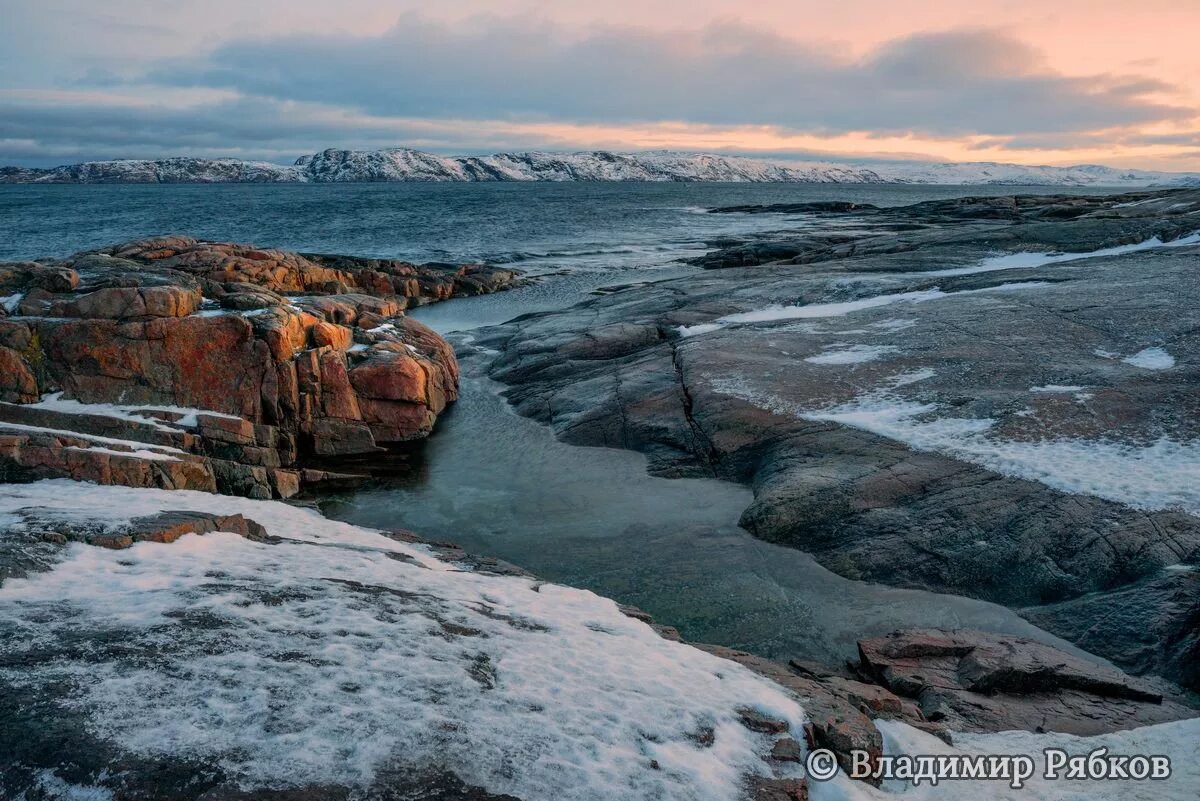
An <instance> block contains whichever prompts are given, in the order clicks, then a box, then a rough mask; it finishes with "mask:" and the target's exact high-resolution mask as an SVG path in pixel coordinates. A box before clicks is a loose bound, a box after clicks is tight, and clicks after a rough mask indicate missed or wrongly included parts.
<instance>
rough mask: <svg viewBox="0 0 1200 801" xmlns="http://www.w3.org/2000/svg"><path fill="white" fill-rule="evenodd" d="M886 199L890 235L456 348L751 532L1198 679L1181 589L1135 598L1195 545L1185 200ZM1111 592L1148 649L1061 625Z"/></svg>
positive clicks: (660, 289)
mask: <svg viewBox="0 0 1200 801" xmlns="http://www.w3.org/2000/svg"><path fill="white" fill-rule="evenodd" d="M820 213H821V214H823V215H835V216H837V215H842V218H843V222H844V227H847V228H850V227H855V226H861V227H866V226H869V225H870V224H871V223H872V221H873V220H874V218H875V217H876V216H885V212H883V211H875V210H867V211H866V212H865V216H856V215H862V214H863V212H861V211H860V210H852V211H849V212H836V211H821V212H820ZM886 217H887V218H888V222H889V224H890V225H893V226H895V225H900V224H902V223H904V224H909V225H911V226H912V230H908V231H895V230H892V231H888V232H886V233H879V232H874V233H871V234H869V235H865V236H862V237H858V238H856V239H855V241H854V242H851V243H847V244H845V246H838V247H832V248H831V247H825V246H822V247H820V248H817V249H815V250H811V251H805V253H804V254H799V255H797V256H792V257H788V260H787V261H782V262H781V261H774V262H771V263H767V264H757V266H753V267H750V268H745V269H736V268H731V269H725V270H719V271H714V272H712V273H706V274H703V275H701V276H697V277H688V278H682V279H674V280H669V281H662V282H658V283H654V284H649V285H642V286H637V287H630V288H628V289H624V290H622V291H618V292H614V293H612V294H609V295H605V296H602V297H598V298H596V299H595V300H591V301H588V302H585V303H582V304H580V305H578V306H576V307H574V308H572V309H568V310H565V311H562V312H556V313H547V314H538V315H529V316H526V317H523V318H518V319H517V320H514V321H513V322H511V323H509V324H506V325H504V326H498V327H496V328H494V329H490V330H488V331H486V332H484V333H483V335H482V336H480V337H479V338H478V341H479V343H480V344H481V345H483V346H485V347H488V348H492V349H495V350H498V351H500V355H499V356H498V357H497V358H496V359H495V361H494V363H493V366H492V368H491V374H492V376H493V377H494V378H496V379H498V380H500V381H502V382H504V383H506V384H508V385H509V387H510V388H509V390H508V392H507V394H508V397H509V399H510V400H511V402H512V403H513V404H514V406H515V407H516V409H517V410H518V411H519V412H520V413H522V414H524V415H527V416H530V417H534V418H536V419H538V420H541V421H543V422H545V423H547V424H550V425H551V426H553V428H554V429H555V431H556V432H557V433H558V435H559V436H560V437H561V438H563V439H564V440H566V441H568V442H571V443H575V444H582V445H600V446H608V447H622V448H630V449H635V450H639V451H643V452H645V453H646V454H648V455H649V457H650V459H651V467H652V470H653V471H654V472H656V473H658V474H662V475H677V476H688V475H709V476H718V477H721V478H725V479H729V480H734V481H740V482H744V483H747V484H749V485H750V486H752V487H753V489H754V491H755V501H754V503H753V504H752V505H751V506H750V507H749V508H748V509H747V510H746V512H745V515H744V517H743V525H744V526H745V527H746V528H748V529H749V530H750V531H751V532H752V533H754V534H755V535H757V536H759V537H761V538H763V539H766V540H770V541H773V542H779V543H783V544H788V545H792V546H794V547H797V548H800V549H802V550H805V551H808V552H811V553H812V554H813V555H814V556H815V557H816V558H817V559H818V560H819V561H820V562H821V563H822V564H824V565H825V566H826V567H828V568H830V569H832V570H834V571H835V572H838V573H840V574H841V575H843V576H847V577H849V578H856V579H864V580H869V581H876V582H883V583H888V584H892V585H898V586H906V587H916V588H922V589H929V590H934V591H939V592H952V593H957V594H962V595H968V596H972V597H976V598H982V599H985V600H989V601H995V602H998V603H1003V604H1006V605H1008V606H1012V607H1015V608H1019V609H1020V610H1021V611H1022V614H1024V615H1026V616H1027V617H1029V618H1030V619H1031V620H1034V621H1036V622H1038V624H1039V625H1042V626H1044V627H1045V628H1047V629H1048V630H1050V631H1051V632H1054V633H1056V634H1060V635H1061V636H1064V637H1067V638H1069V639H1071V640H1073V641H1075V642H1078V643H1080V644H1082V645H1084V647H1087V648H1089V649H1090V650H1093V651H1094V652H1096V653H1098V654H1099V655H1101V656H1104V657H1108V658H1111V659H1113V660H1115V661H1117V662H1118V664H1120V665H1122V666H1123V667H1126V668H1128V669H1130V670H1134V671H1137V672H1161V673H1162V674H1163V675H1165V676H1166V677H1167V678H1170V679H1172V680H1174V681H1181V682H1184V683H1186V684H1187V685H1188V686H1190V687H1192V688H1193V689H1194V688H1195V687H1196V685H1195V683H1194V682H1195V676H1194V671H1189V670H1188V669H1187V668H1186V667H1183V665H1185V664H1187V663H1188V662H1189V661H1190V660H1189V658H1188V656H1187V655H1188V654H1190V653H1193V652H1194V640H1193V638H1190V637H1188V636H1187V635H1185V634H1183V633H1182V632H1184V631H1185V630H1186V629H1187V626H1188V625H1189V624H1188V621H1192V620H1194V619H1195V614H1196V608H1197V607H1196V598H1195V594H1194V592H1192V593H1190V594H1189V593H1188V592H1186V591H1181V592H1179V593H1178V594H1173V595H1172V596H1171V597H1172V598H1173V599H1174V600H1173V603H1169V604H1166V605H1164V606H1162V607H1161V608H1160V607H1157V606H1155V602H1154V600H1153V598H1154V596H1155V594H1156V593H1161V592H1162V590H1161V588H1160V585H1159V584H1158V583H1157V579H1156V577H1160V576H1162V575H1163V573H1164V571H1166V570H1167V569H1168V568H1172V567H1173V566H1177V565H1178V566H1183V567H1187V566H1189V565H1194V564H1196V562H1197V560H1198V559H1200V518H1197V516H1196V514H1197V512H1200V497H1198V495H1197V492H1196V484H1195V482H1194V481H1192V480H1191V479H1190V478H1188V477H1189V476H1192V475H1194V470H1195V467H1194V465H1195V460H1196V450H1195V449H1196V447H1197V446H1196V444H1195V443H1196V442H1197V441H1198V440H1200V430H1198V426H1197V421H1198V420H1200V415H1198V412H1200V407H1198V406H1197V398H1200V395H1197V393H1196V392H1195V388H1196V385H1197V381H1198V380H1200V372H1198V370H1200V364H1197V362H1196V361H1195V356H1194V354H1195V353H1196V352H1197V345H1198V344H1200V343H1198V342H1197V341H1196V331H1197V330H1200V329H1198V328H1197V321H1196V319H1195V316H1194V314H1193V313H1192V309H1194V308H1200V305H1198V304H1200V295H1197V291H1198V287H1200V284H1198V283H1197V282H1196V280H1195V276H1196V270H1197V268H1198V267H1200V247H1197V246H1196V245H1195V244H1189V243H1192V242H1193V241H1195V240H1196V237H1195V236H1194V234H1195V233H1196V232H1197V231H1200V194H1198V193H1196V192H1195V191H1178V192H1157V193H1135V194H1131V195H1123V196H1113V197H1107V198H1104V197H1101V198H1097V197H1089V198H1053V197H1052V198H1039V199H1033V198H1017V199H1013V198H1008V199H1004V198H999V199H982V200H973V199H960V200H954V201H936V202H932V203H924V204H917V205H916V206H912V207H907V208H900V209H891V210H887V211H886ZM774 244H775V243H774V242H770V241H769V242H765V243H754V242H750V243H743V244H738V245H731V246H730V247H729V248H726V249H725V250H724V251H718V252H716V253H715V254H712V258H714V259H721V258H724V256H722V255H721V254H722V253H734V252H740V251H739V248H745V247H758V246H759V245H763V246H771V247H773V246H774ZM1164 245H1166V246H1164ZM1018 254H1022V255H1018ZM737 258H738V259H741V258H742V256H738V257H737ZM739 263H742V262H739ZM706 266H722V265H716V264H711V265H706ZM1113 593H1125V595H1124V596H1119V597H1123V598H1124V603H1126V604H1134V605H1135V607H1136V608H1140V609H1151V608H1154V609H1155V610H1156V611H1155V615H1156V616H1157V617H1156V619H1155V620H1154V624H1153V625H1154V626H1155V628H1156V630H1159V631H1164V632H1177V634H1176V635H1175V636H1172V637H1167V638H1166V639H1165V640H1164V641H1163V642H1162V644H1161V645H1156V646H1153V647H1152V646H1150V645H1148V644H1147V641H1148V638H1147V637H1146V635H1145V634H1144V632H1141V631H1139V630H1138V628H1137V626H1136V625H1133V624H1132V620H1133V618H1132V617H1126V618H1124V619H1123V618H1122V616H1121V615H1120V614H1106V615H1101V616H1100V617H1099V619H1096V620H1091V621H1090V623H1089V624H1088V625H1085V624H1083V623H1081V622H1079V621H1077V620H1074V619H1072V618H1074V616H1075V612H1073V611H1071V610H1072V609H1078V610H1082V609H1085V608H1088V609H1090V608H1100V607H1101V606H1103V604H1104V601H1103V599H1104V598H1106V597H1110V596H1112V594H1113ZM1113 597H1118V596H1113ZM1138 599H1143V600H1144V602H1143V601H1140V600H1138ZM1066 604H1075V605H1076V606H1074V607H1069V606H1066ZM1097 605H1099V606H1097ZM1156 648H1157V651H1155V649H1156ZM1149 651H1153V653H1148V652H1149Z"/></svg>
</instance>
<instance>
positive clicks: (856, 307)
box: [679, 281, 1048, 337]
mask: <svg viewBox="0 0 1200 801" xmlns="http://www.w3.org/2000/svg"><path fill="white" fill-rule="evenodd" d="M1047 285H1048V284H1047V283H1046V282H1044V281H1020V282H1013V283H1008V284H999V285H997V286H990V287H984V288H982V289H964V290H960V291H958V292H943V291H942V290H941V289H938V288H937V287H934V288H933V289H922V290H918V291H915V292H895V293H892V294H890V295H875V296H873V297H868V298H859V299H858V300H848V301H841V302H837V303H806V304H803V305H797V306H768V307H766V308H764V309H754V310H752V311H747V312H739V313H737V314H727V315H725V316H724V317H718V318H717V319H716V320H715V321H713V322H711V323H701V324H699V325H688V326H681V327H680V328H679V335H680V336H682V337H693V336H697V335H699V334H707V333H711V332H713V331H718V330H720V329H722V328H724V327H726V326H728V325H734V324H738V323H773V322H777V321H780V320H813V319H821V318H825V317H845V316H846V315H847V314H853V313H854V312H858V311H863V310H864V309H877V308H879V307H881V306H891V305H893V304H898V303H925V302H927V301H931V300H941V299H942V298H950V297H955V296H958V295H979V294H983V293H985V292H1019V291H1021V290H1023V289H1037V288H1040V287H1044V286H1047Z"/></svg>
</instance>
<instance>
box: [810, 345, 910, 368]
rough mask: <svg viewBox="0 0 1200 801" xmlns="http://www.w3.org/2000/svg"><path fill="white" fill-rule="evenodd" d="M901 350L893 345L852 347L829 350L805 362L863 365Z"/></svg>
mask: <svg viewBox="0 0 1200 801" xmlns="http://www.w3.org/2000/svg"><path fill="white" fill-rule="evenodd" d="M897 350H899V348H896V347H894V346H892V345H851V346H850V347H848V348H842V349H840V350H827V351H825V352H824V353H818V354H817V355H816V356H809V357H808V358H807V359H805V360H804V361H806V362H810V363H812V364H862V363H864V362H873V361H876V360H877V359H881V358H883V357H884V356H886V355H887V354H889V353H894V352H896V351H897Z"/></svg>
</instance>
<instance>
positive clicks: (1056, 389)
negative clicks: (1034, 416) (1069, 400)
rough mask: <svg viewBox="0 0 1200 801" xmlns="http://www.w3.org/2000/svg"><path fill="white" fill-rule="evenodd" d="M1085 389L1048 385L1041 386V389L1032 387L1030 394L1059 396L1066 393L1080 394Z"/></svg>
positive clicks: (1066, 385)
mask: <svg viewBox="0 0 1200 801" xmlns="http://www.w3.org/2000/svg"><path fill="white" fill-rule="evenodd" d="M1083 389H1085V387H1079V386H1074V385H1068V384H1046V385H1045V386H1041V387H1030V388H1029V391H1030V392H1044V393H1048V394H1059V393H1066V392H1079V391H1081V390H1083Z"/></svg>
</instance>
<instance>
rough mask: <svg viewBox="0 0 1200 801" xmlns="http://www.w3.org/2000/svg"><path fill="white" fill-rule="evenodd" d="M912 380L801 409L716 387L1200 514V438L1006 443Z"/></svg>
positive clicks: (724, 385)
mask: <svg viewBox="0 0 1200 801" xmlns="http://www.w3.org/2000/svg"><path fill="white" fill-rule="evenodd" d="M904 375H905V374H901V376H898V377H896V378H897V379H900V380H899V381H897V380H893V381H892V382H891V387H890V388H884V389H879V390H875V391H872V392H868V393H866V394H864V395H862V396H860V397H858V398H856V399H854V400H852V401H849V402H847V403H842V404H838V405H835V406H831V407H827V408H808V407H803V406H799V405H797V404H795V403H794V402H791V401H787V400H785V399H782V398H779V397H778V396H776V395H774V394H772V393H770V392H768V391H761V390H759V389H757V388H756V387H754V386H753V385H751V384H750V383H748V382H747V381H746V380H744V379H743V380H736V381H735V380H729V381H724V382H716V383H714V388H716V389H717V390H718V391H719V392H723V393H724V394H727V395H730V396H733V397H737V398H740V399H742V400H744V401H746V402H748V403H752V404H754V405H756V406H758V407H759V408H763V409H766V410H768V411H772V412H775V413H776V414H784V415H791V416H794V417H798V418H801V419H805V420H823V421H829V422H834V423H840V424H842V425H846V426H851V427H853V428H859V429H862V430H864V431H869V432H871V433H872V434H876V435H878V436H881V437H886V438H887V439H891V440H894V441H896V442H901V443H903V444H905V445H907V446H908V447H910V448H913V449H915V450H921V451H931V452H934V453H941V454H944V455H946V456H950V457H952V458H955V459H960V460H962V461H965V462H970V463H972V464H976V465H979V466H980V467H984V468H987V469H989V470H993V471H995V472H997V473H1001V474H1003V475H1007V476H1012V477H1014V478H1022V479H1026V480H1029V481H1038V482H1041V483H1042V484H1045V485H1046V486H1049V487H1052V488H1054V489H1057V490H1061V491H1062V492H1069V493H1074V494H1077V495H1094V496H1096V497H1099V498H1105V499H1107V500H1110V501H1115V502H1117V503H1123V504H1126V505H1128V506H1131V507H1134V508H1138V509H1180V510H1183V511H1185V512H1188V513H1190V514H1194V515H1200V440H1186V441H1179V440H1174V439H1170V438H1167V437H1162V438H1160V439H1158V440H1155V441H1154V442H1151V443H1149V444H1142V445H1135V444H1131V443H1126V442H1118V441H1114V440H1087V439H1066V438H1064V439H1047V440H1040V441H1015V440H1003V439H1000V438H998V437H996V436H993V435H992V429H993V428H994V427H995V424H996V421H995V420H992V419H991V418H971V417H951V416H941V414H940V412H941V409H940V407H939V406H938V405H937V404H933V403H918V402H915V401H911V400H905V399H903V398H899V397H897V396H896V395H894V394H893V393H892V389H895V388H897V387H899V386H903V384H904V378H903V377H904ZM1077 399H1078V398H1077ZM1168 475H1169V476H1172V477H1173V479H1174V480H1172V481H1170V482H1164V481H1163V480H1162V477H1163V476H1168Z"/></svg>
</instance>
